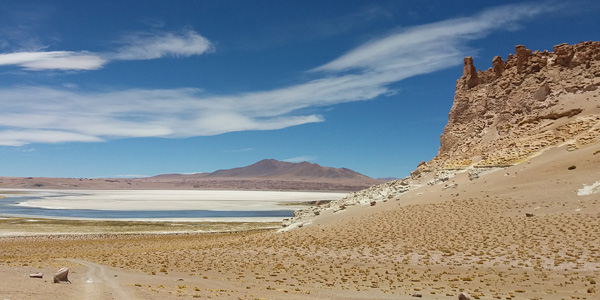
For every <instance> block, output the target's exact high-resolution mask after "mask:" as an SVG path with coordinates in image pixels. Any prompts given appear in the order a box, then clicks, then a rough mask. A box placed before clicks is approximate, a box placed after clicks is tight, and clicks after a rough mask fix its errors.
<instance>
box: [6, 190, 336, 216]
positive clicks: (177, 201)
mask: <svg viewBox="0 0 600 300" xmlns="http://www.w3.org/2000/svg"><path fill="white" fill-rule="evenodd" d="M0 195H3V196H4V197H5V198H2V199H0V216H5V217H6V216H28V217H43V218H67V219H110V220H140V221H141V220H177V221H186V220H189V221H211V220H213V221H229V220H231V221H261V222H266V221H281V220H282V219H283V218H288V217H291V216H292V215H293V212H294V210H296V209H298V208H301V207H303V205H299V203H301V202H308V201H319V200H336V199H340V198H343V197H344V196H345V195H346V194H344V193H324V192H279V191H204V190H201V191H195V190H124V191H123V190H118V191H116V190H110V191H105V190H101V191H100V190H98V191H87V190H86V191H83V190H77V191H74V190H10V191H6V193H5V194H2V192H0Z"/></svg>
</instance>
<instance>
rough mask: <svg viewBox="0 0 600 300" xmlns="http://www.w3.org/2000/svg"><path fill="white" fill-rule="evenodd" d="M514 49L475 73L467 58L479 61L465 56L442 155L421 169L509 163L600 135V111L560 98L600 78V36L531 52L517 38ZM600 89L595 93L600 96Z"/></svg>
mask: <svg viewBox="0 0 600 300" xmlns="http://www.w3.org/2000/svg"><path fill="white" fill-rule="evenodd" d="M515 53H516V54H515V55H509V56H508V58H507V59H506V61H505V62H503V61H502V58H500V57H498V56H496V57H494V59H493V62H492V63H493V68H491V69H489V70H487V71H483V72H481V71H480V72H478V73H477V75H473V74H470V73H469V72H466V71H467V70H466V69H467V62H468V65H469V69H470V70H473V69H474V68H475V67H474V66H472V59H471V58H470V57H467V58H465V74H464V75H463V76H462V77H461V78H460V79H459V80H458V82H457V84H456V93H455V98H454V105H453V106H452V109H451V111H450V114H449V120H448V124H447V126H446V128H445V129H444V133H443V134H442V136H441V138H440V140H441V145H440V149H439V151H438V155H437V156H436V158H434V159H433V160H432V161H430V162H428V163H427V164H426V165H422V166H421V167H420V169H424V168H434V169H439V168H444V169H449V168H458V169H460V168H466V167H468V166H470V165H473V164H475V165H476V166H503V165H510V164H514V163H516V162H519V161H521V160H523V159H525V158H527V157H528V156H530V155H532V154H534V153H536V152H537V151H540V150H542V149H544V148H546V147H548V146H553V145H558V144H559V143H563V142H567V141H570V140H573V144H574V146H573V147H574V148H576V147H578V146H581V144H585V143H586V141H589V140H590V139H594V138H595V137H597V136H598V130H599V129H598V126H597V124H598V120H599V118H600V116H598V115H589V114H585V113H584V114H581V113H582V112H583V110H584V109H583V108H582V107H580V106H581V105H584V103H566V102H565V101H566V100H565V101H561V99H566V98H568V97H565V96H568V94H581V93H587V92H593V91H595V90H596V89H597V87H598V86H600V42H582V43H579V44H576V45H568V44H561V45H557V46H555V47H554V52H548V51H544V52H539V51H534V52H533V53H532V52H531V50H529V49H527V48H525V46H523V45H518V46H516V48H515ZM475 80H476V82H475ZM597 94H598V93H590V95H589V97H591V99H593V100H594V101H596V102H597V101H598V100H599V99H597V97H598V95H597ZM563 102H564V103H563ZM584 115H585V116H584ZM559 119H561V120H560V122H557V120H559ZM563 119H564V120H563Z"/></svg>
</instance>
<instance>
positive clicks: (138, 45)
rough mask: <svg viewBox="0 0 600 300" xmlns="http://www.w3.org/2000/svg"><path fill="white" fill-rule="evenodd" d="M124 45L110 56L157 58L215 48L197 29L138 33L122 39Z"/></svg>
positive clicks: (184, 54) (188, 54) (129, 58)
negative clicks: (177, 32) (177, 31)
mask: <svg viewBox="0 0 600 300" xmlns="http://www.w3.org/2000/svg"><path fill="white" fill-rule="evenodd" d="M121 43H122V44H123V46H122V47H121V48H120V49H119V50H118V51H117V52H115V53H113V54H109V55H108V57H111V58H112V59H120V60H144V59H156V58H161V57H165V56H192V55H200V54H203V53H205V52H211V51H213V50H214V47H213V45H212V43H211V42H210V41H209V40H208V39H206V38H205V37H203V36H201V35H199V34H198V33H196V32H195V31H192V30H187V31H184V32H182V33H180V34H175V33H172V32H160V33H154V34H149V33H137V34H132V35H129V36H127V37H126V38H124V39H122V40H121Z"/></svg>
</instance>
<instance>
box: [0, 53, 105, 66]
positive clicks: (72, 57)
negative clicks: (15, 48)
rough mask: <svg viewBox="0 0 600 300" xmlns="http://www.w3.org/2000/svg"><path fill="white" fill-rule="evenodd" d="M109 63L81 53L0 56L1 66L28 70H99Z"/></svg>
mask: <svg viewBox="0 0 600 300" xmlns="http://www.w3.org/2000/svg"><path fill="white" fill-rule="evenodd" d="M105 63H107V60H106V59H103V58H101V57H100V56H98V55H96V54H93V53H89V52H85V51H81V52H73V51H46V52H15V53H5V54H0V65H17V66H20V67H22V68H24V69H27V70H97V69H100V68H102V66H104V64H105Z"/></svg>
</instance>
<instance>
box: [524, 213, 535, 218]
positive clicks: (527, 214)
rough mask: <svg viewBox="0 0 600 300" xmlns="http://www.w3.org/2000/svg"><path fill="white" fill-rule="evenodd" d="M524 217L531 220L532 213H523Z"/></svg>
mask: <svg viewBox="0 0 600 300" xmlns="http://www.w3.org/2000/svg"><path fill="white" fill-rule="evenodd" d="M525 216H526V217H528V218H531V217H533V214H532V213H525Z"/></svg>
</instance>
